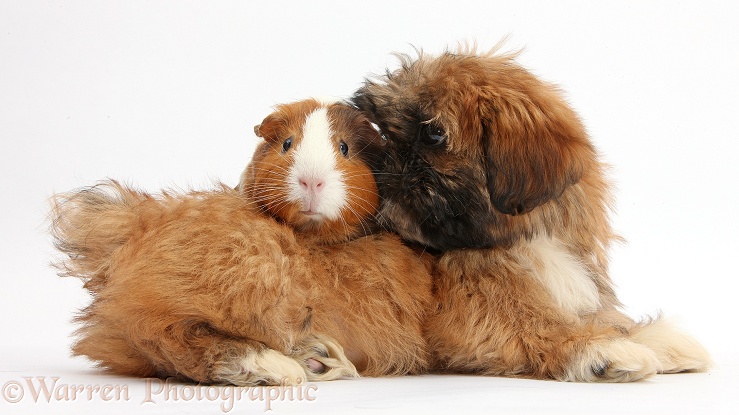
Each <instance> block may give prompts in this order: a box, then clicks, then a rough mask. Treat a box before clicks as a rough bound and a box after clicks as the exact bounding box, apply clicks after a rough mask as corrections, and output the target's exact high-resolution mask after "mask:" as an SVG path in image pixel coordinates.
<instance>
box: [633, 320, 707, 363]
mask: <svg viewBox="0 0 739 415" xmlns="http://www.w3.org/2000/svg"><path fill="white" fill-rule="evenodd" d="M631 339H632V340H633V341H635V342H637V343H639V344H643V345H644V346H647V347H649V348H650V349H652V350H653V351H654V352H655V353H656V355H657V358H658V359H659V362H660V370H659V373H680V372H705V371H706V370H708V369H709V368H710V367H711V357H710V356H709V354H708V351H707V350H706V349H705V348H704V347H703V346H702V345H701V344H700V343H698V341H697V340H695V339H693V338H692V337H690V336H688V335H686V334H683V333H681V332H680V331H679V330H677V329H676V328H674V327H673V326H672V324H670V323H669V322H668V321H666V320H664V319H661V318H660V319H658V320H655V321H652V322H649V323H647V324H646V325H644V326H642V327H639V328H638V329H636V330H634V333H633V334H632V335H631Z"/></svg>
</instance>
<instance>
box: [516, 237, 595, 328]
mask: <svg viewBox="0 0 739 415" xmlns="http://www.w3.org/2000/svg"><path fill="white" fill-rule="evenodd" d="M528 247H529V249H530V250H531V251H530V254H531V255H532V260H533V262H534V267H535V268H536V272H535V273H534V274H535V276H536V278H537V279H538V280H539V282H540V283H541V284H542V285H543V286H544V287H545V288H546V289H547V290H548V291H549V293H550V294H551V296H552V298H553V300H554V302H555V303H556V304H557V305H558V306H560V307H561V308H563V309H564V310H566V311H568V312H570V313H573V314H577V315H582V314H587V313H591V312H594V311H596V310H598V308H599V307H600V298H599V295H598V287H597V286H596V285H595V282H593V280H592V279H591V278H590V276H589V275H588V270H587V268H586V267H585V266H584V265H583V264H582V263H581V262H580V261H578V260H577V259H576V258H575V257H574V256H573V255H572V254H570V253H569V252H568V251H567V249H566V248H565V247H564V246H563V245H562V243H561V242H559V241H558V240H556V239H554V238H551V237H548V236H538V237H536V238H534V239H533V240H531V242H530V243H529V244H528Z"/></svg>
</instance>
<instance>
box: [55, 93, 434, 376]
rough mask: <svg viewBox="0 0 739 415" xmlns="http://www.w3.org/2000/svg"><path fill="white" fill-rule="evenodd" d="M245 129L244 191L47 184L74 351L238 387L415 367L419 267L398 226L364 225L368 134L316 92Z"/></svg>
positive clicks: (368, 212)
mask: <svg viewBox="0 0 739 415" xmlns="http://www.w3.org/2000/svg"><path fill="white" fill-rule="evenodd" d="M255 131H256V133H257V135H259V136H261V137H264V139H265V141H264V142H263V143H261V144H260V145H259V147H258V148H257V150H256V153H255V155H254V158H253V160H252V162H251V164H250V166H249V167H248V168H247V170H246V171H245V173H244V179H243V182H242V184H241V189H240V190H242V191H243V192H244V193H245V194H246V196H244V193H242V192H238V191H235V190H232V189H227V188H225V187H223V188H220V189H216V190H212V191H207V192H191V193H187V194H178V193H163V194H161V195H158V196H154V195H149V194H145V193H142V192H139V191H136V190H132V189H130V188H128V187H125V186H122V185H120V184H118V183H115V182H107V183H104V184H101V185H99V186H95V187H91V188H88V189H84V190H80V191H76V192H71V193H68V194H63V195H57V196H56V197H55V199H54V202H55V203H54V210H53V234H54V236H55V238H56V246H57V247H58V248H59V249H60V250H61V251H62V252H64V253H65V254H67V255H68V259H67V260H66V261H65V262H64V263H63V264H62V267H63V274H64V275H70V276H75V277H79V278H82V279H83V280H84V281H85V287H86V288H87V289H88V290H89V291H90V293H91V294H92V297H93V301H92V303H91V304H90V306H89V307H87V308H86V309H85V310H83V311H82V313H81V315H80V316H79V318H78V321H79V322H80V323H81V324H82V327H81V329H80V330H79V332H78V335H79V338H78V341H77V342H76V344H75V345H74V348H73V352H74V354H76V355H84V356H87V357H89V358H90V359H92V360H94V361H96V362H97V363H98V364H99V365H100V366H102V367H104V368H107V369H109V370H111V371H112V372H114V373H118V374H125V375H133V376H160V377H169V376H176V377H179V378H182V379H189V380H194V381H197V382H205V383H224V382H229V383H234V384H239V385H252V384H264V383H266V384H275V383H280V382H287V383H292V384H294V383H298V382H301V381H305V380H328V379H335V378H338V377H342V376H353V375H356V370H355V367H356V369H358V370H359V372H360V373H361V374H364V375H369V376H377V375H392V374H406V373H416V372H418V371H421V370H425V369H426V368H427V366H428V354H427V351H426V346H425V342H424V339H423V337H422V333H421V327H422V321H423V316H424V312H425V310H426V309H427V308H428V304H429V302H430V295H431V294H430V288H431V281H430V274H429V269H428V265H427V264H426V263H425V262H423V261H422V260H421V259H420V258H419V255H417V254H416V253H414V252H412V251H411V250H410V249H408V248H406V247H405V246H403V245H402V243H401V242H400V240H399V238H398V237H397V236H395V235H390V234H383V233H379V234H374V235H369V236H364V235H365V234H367V233H368V232H369V231H370V228H371V227H372V224H371V223H370V218H371V217H372V215H373V214H374V212H375V209H376V207H377V202H378V200H377V190H376V187H375V181H374V178H373V175H372V172H371V170H370V168H369V166H370V165H371V164H372V163H373V160H376V159H377V157H378V155H379V154H380V153H381V151H382V147H383V142H382V140H381V139H380V137H379V135H378V134H377V132H376V131H375V130H374V129H373V128H372V126H371V125H370V124H369V122H368V121H367V120H366V118H364V116H362V115H361V114H360V113H359V112H358V111H356V110H354V109H352V108H350V107H348V106H346V105H342V104H336V103H335V104H325V103H320V102H318V101H315V100H308V101H303V102H299V103H295V104H291V105H283V106H279V107H278V108H277V110H276V111H275V113H274V114H272V115H270V116H269V117H267V118H266V119H265V120H264V122H263V123H262V124H261V125H260V126H257V127H256V130H255ZM338 242H343V243H341V244H338Z"/></svg>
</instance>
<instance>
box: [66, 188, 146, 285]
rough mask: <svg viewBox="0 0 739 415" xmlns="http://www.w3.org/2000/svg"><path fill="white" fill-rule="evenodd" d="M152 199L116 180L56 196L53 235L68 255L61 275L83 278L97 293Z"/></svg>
mask: <svg viewBox="0 0 739 415" xmlns="http://www.w3.org/2000/svg"><path fill="white" fill-rule="evenodd" d="M148 199H151V196H148V195H146V194H145V193H141V192H138V191H135V190H132V189H130V188H127V187H125V186H123V185H121V184H119V183H118V182H116V181H113V180H111V181H107V182H103V183H100V184H98V185H96V186H92V187H87V188H83V189H80V190H76V191H72V192H69V193H62V194H56V195H54V196H53V197H52V200H51V202H52V210H51V234H52V236H53V238H54V246H55V247H56V248H57V249H58V250H59V251H60V252H62V253H63V254H65V256H66V258H65V259H64V260H62V261H61V262H60V263H57V264H55V266H56V267H57V268H58V269H59V275H61V276H73V277H78V278H81V279H82V280H83V281H85V288H87V289H89V290H90V291H93V292H97V291H98V290H99V289H100V288H101V287H102V286H103V285H104V284H105V279H106V275H107V271H108V269H109V268H110V263H111V258H112V256H113V253H114V252H115V251H116V250H117V249H119V248H120V247H121V246H122V245H123V244H124V243H125V242H126V241H128V240H129V239H130V238H131V236H133V235H134V233H135V232H136V231H137V228H138V226H137V225H138V223H139V222H140V214H141V212H140V210H141V209H140V208H141V206H142V204H143V203H144V202H145V201H146V200H148Z"/></svg>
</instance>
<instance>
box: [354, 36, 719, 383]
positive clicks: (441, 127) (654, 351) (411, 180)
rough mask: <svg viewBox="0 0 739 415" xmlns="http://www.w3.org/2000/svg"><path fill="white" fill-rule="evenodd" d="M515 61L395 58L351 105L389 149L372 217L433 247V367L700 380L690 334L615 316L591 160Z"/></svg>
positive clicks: (565, 117) (606, 234) (555, 96)
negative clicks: (695, 376) (687, 374)
mask: <svg viewBox="0 0 739 415" xmlns="http://www.w3.org/2000/svg"><path fill="white" fill-rule="evenodd" d="M514 57H515V56H512V55H503V54H496V53H495V52H491V53H483V54H477V53H476V52H475V51H474V50H460V51H459V52H456V53H444V54H442V55H441V56H438V57H429V56H425V55H423V54H421V55H420V57H419V58H418V59H412V58H410V57H403V58H402V62H401V63H402V66H401V68H400V69H398V70H397V71H395V72H392V73H388V74H387V75H385V76H384V77H382V78H380V79H377V80H374V81H373V80H368V81H367V83H366V85H365V86H364V87H363V88H361V89H360V90H359V91H357V93H356V94H355V96H354V98H353V101H354V103H355V104H356V105H357V106H358V107H359V108H360V109H361V110H362V111H363V112H364V113H365V114H366V115H367V116H368V118H370V120H371V121H373V122H375V123H376V124H377V125H379V127H380V129H381V131H382V132H383V134H384V135H386V137H387V139H388V141H389V145H388V146H387V150H386V157H385V162H384V163H383V165H382V166H381V167H380V169H379V172H380V174H379V175H378V176H377V177H378V188H379V191H380V196H381V198H382V203H381V207H380V218H381V219H382V220H384V221H385V222H386V224H387V225H389V226H390V227H392V228H393V229H395V230H396V231H398V232H399V233H400V234H401V235H402V236H403V237H404V238H405V239H407V240H411V241H415V242H418V243H421V244H423V245H426V246H428V247H430V248H435V249H437V250H439V251H442V252H443V254H442V255H441V256H440V259H439V261H438V264H437V267H436V270H435V278H436V280H435V287H434V289H435V305H434V306H433V307H432V308H431V310H432V314H431V316H430V318H429V320H428V323H427V326H426V333H427V338H428V341H429V347H430V349H431V351H432V353H433V356H434V357H435V364H436V367H437V368H438V369H444V370H454V371H464V372H476V373H485V374H502V375H521V376H531V377H536V378H554V379H560V380H570V381H611V382H617V381H633V380H638V379H642V378H645V377H647V376H650V375H652V374H654V373H657V372H662V373H671V372H681V371H701V370H705V369H706V368H707V367H708V366H709V358H708V355H707V353H706V351H705V350H704V349H703V348H702V347H701V346H700V345H699V344H698V343H697V342H696V341H695V340H693V339H692V338H690V337H688V336H686V335H683V334H681V333H679V332H678V331H676V330H674V329H673V328H672V327H671V326H669V325H668V324H667V323H666V322H664V321H663V320H659V319H658V320H655V321H648V322H643V323H637V322H634V321H633V320H631V319H630V318H629V317H627V316H626V315H624V314H623V313H622V312H621V311H619V307H620V304H619V302H618V300H617V298H616V295H615V294H614V290H613V285H612V283H611V280H610V278H609V276H608V256H607V250H608V247H609V245H610V244H611V241H613V240H614V238H615V235H614V233H613V231H612V229H611V226H610V224H609V221H608V205H609V197H610V195H609V189H608V188H609V186H608V182H607V180H606V178H605V176H604V166H603V164H601V162H600V161H599V160H598V156H597V154H596V151H595V149H594V148H593V145H592V144H591V142H590V140H589V138H588V136H587V134H586V132H585V128H584V127H583V125H582V123H581V122H580V120H579V118H578V116H577V115H576V114H575V113H574V112H573V110H572V109H571V108H570V107H569V106H568V105H567V103H566V102H565V101H564V100H563V99H562V97H561V95H560V93H559V91H558V90H557V89H556V88H555V87H553V86H552V85H549V84H547V83H545V82H542V81H541V80H539V79H537V78H536V77H535V76H533V75H532V74H531V73H530V72H528V71H527V70H525V69H524V68H522V67H521V66H519V65H518V64H516V62H515V61H514Z"/></svg>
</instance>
